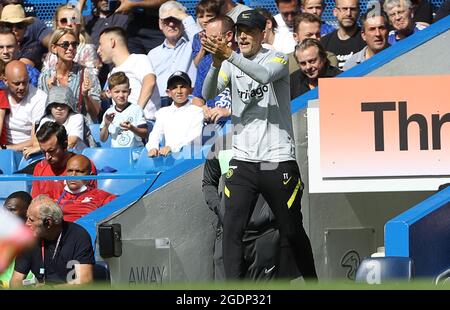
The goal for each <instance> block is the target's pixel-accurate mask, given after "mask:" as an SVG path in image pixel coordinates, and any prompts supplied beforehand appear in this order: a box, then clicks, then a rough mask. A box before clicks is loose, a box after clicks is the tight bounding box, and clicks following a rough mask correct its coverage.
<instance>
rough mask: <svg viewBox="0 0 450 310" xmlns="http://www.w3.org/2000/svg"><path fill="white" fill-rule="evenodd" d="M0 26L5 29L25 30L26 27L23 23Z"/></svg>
mask: <svg viewBox="0 0 450 310" xmlns="http://www.w3.org/2000/svg"><path fill="white" fill-rule="evenodd" d="M2 26H3V27H5V28H7V29H13V28H14V27H15V28H17V29H25V28H26V27H27V25H26V24H25V23H2Z"/></svg>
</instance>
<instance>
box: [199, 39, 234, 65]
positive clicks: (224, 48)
mask: <svg viewBox="0 0 450 310" xmlns="http://www.w3.org/2000/svg"><path fill="white" fill-rule="evenodd" d="M202 46H203V47H204V48H205V50H207V51H208V52H210V53H211V54H212V55H213V66H214V67H216V68H218V67H220V65H221V64H222V62H223V61H224V60H226V59H228V58H230V56H231V53H232V52H233V49H232V48H231V42H226V40H225V39H224V38H222V37H217V36H208V37H207V38H206V40H205V41H204V43H203V42H202Z"/></svg>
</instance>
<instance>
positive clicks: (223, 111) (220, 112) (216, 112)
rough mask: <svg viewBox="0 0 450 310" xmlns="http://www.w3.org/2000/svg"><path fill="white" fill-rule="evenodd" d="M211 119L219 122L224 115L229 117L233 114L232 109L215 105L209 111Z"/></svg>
mask: <svg viewBox="0 0 450 310" xmlns="http://www.w3.org/2000/svg"><path fill="white" fill-rule="evenodd" d="M209 115H210V117H211V121H213V122H214V123H215V124H217V123H218V122H219V120H220V119H221V118H222V117H228V116H230V115H231V111H230V110H229V109H227V108H221V107H215V108H213V109H211V110H210V111H209Z"/></svg>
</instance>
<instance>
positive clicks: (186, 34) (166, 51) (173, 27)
mask: <svg viewBox="0 0 450 310" xmlns="http://www.w3.org/2000/svg"><path fill="white" fill-rule="evenodd" d="M159 27H160V29H161V30H162V32H163V33H164V36H165V37H166V39H165V40H164V42H163V43H162V44H161V45H159V46H157V47H155V48H154V49H152V50H151V51H150V52H149V53H148V57H149V59H150V61H151V62H152V65H153V68H154V69H155V73H156V82H157V84H158V89H159V94H160V96H161V106H167V105H169V104H170V103H171V100H170V98H168V97H167V96H166V94H165V93H164V89H165V87H166V85H167V80H168V78H169V76H170V75H171V74H172V73H174V72H175V71H177V70H179V71H183V72H187V73H188V74H189V77H190V78H191V80H194V79H195V75H196V72H197V70H196V68H195V65H194V63H193V59H192V40H193V38H194V35H195V34H196V33H198V32H199V31H200V30H201V29H200V27H199V26H198V25H197V24H196V23H195V21H194V19H193V18H192V16H190V15H188V14H187V13H186V8H185V7H184V6H183V5H182V4H181V3H179V2H176V1H168V2H166V3H164V4H163V5H161V7H160V8H159Z"/></svg>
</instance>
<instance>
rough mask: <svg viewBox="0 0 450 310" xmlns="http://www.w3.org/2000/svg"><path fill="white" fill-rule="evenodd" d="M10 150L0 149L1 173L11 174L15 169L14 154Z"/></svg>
mask: <svg viewBox="0 0 450 310" xmlns="http://www.w3.org/2000/svg"><path fill="white" fill-rule="evenodd" d="M16 153H17V152H15V151H12V150H0V170H1V171H2V172H1V174H5V175H9V174H13V173H14V172H15V171H16V170H17V164H16V155H15V154H16Z"/></svg>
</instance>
